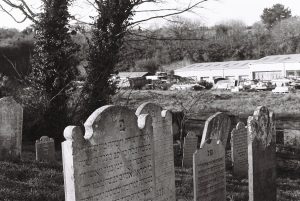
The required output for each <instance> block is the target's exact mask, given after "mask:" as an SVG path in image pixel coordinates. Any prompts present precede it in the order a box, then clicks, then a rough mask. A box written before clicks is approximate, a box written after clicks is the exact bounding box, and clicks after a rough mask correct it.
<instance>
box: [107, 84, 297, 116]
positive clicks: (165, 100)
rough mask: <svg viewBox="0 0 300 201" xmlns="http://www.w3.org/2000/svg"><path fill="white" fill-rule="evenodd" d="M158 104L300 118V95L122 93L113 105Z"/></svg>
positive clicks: (267, 92) (258, 93)
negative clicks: (258, 109) (259, 111)
mask: <svg viewBox="0 0 300 201" xmlns="http://www.w3.org/2000/svg"><path fill="white" fill-rule="evenodd" d="M148 101H151V102H154V103H158V104H160V105H162V106H163V107H164V108H166V109H169V110H172V111H181V110H189V111H190V112H192V113H201V112H215V111H228V112H231V113H232V114H234V115H241V114H242V115H245V114H253V111H254V110H255V108H256V107H257V106H262V105H264V106H267V107H268V108H269V109H271V110H273V111H274V112H275V113H277V114H281V115H286V114H289V115H294V114H300V91H298V92H296V93H291V94H272V92H270V91H262V92H239V93H231V92H228V91H215V90H205V91H156V90H148V91H147V90H139V91H130V90H128V91H120V92H119V93H118V94H117V95H115V96H114V98H113V102H114V103H115V104H120V105H128V106H130V107H132V108H137V107H138V106H139V105H140V104H141V103H143V102H148Z"/></svg>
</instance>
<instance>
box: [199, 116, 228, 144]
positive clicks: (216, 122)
mask: <svg viewBox="0 0 300 201" xmlns="http://www.w3.org/2000/svg"><path fill="white" fill-rule="evenodd" d="M230 126H231V121H230V118H229V117H228V115H226V114H224V113H222V112H217V113H216V114H214V115H212V116H210V117H209V118H208V119H207V120H206V122H205V125H204V130H203V136H202V139H201V144H200V146H203V145H204V143H205V142H206V141H207V140H212V139H215V140H217V141H218V140H220V142H221V143H222V144H223V146H224V149H225V148H226V145H227V138H228V134H229V132H230Z"/></svg>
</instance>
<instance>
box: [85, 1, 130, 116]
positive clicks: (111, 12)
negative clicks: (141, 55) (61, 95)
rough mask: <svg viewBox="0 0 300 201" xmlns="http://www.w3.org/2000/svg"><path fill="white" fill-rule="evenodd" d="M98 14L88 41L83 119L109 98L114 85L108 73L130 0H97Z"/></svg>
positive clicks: (116, 58) (116, 54)
mask: <svg viewBox="0 0 300 201" xmlns="http://www.w3.org/2000/svg"><path fill="white" fill-rule="evenodd" d="M96 3H97V8H98V12H99V15H98V16H97V19H96V21H95V24H94V26H93V30H92V37H91V40H90V42H89V47H90V49H89V54H88V67H87V74H88V77H87V81H86V83H85V86H84V90H83V93H84V99H85V100H84V101H83V102H84V103H85V104H84V107H82V108H84V111H83V112H81V114H82V116H81V117H80V118H81V120H85V119H86V118H87V117H88V116H89V115H90V114H91V113H92V112H93V111H94V110H95V109H97V108H99V107H100V106H103V105H105V104H107V103H108V102H109V99H110V95H112V94H114V91H115V87H114V85H113V84H112V83H111V81H110V79H109V78H110V76H111V74H112V73H114V71H115V66H116V64H117V63H118V61H119V52H120V49H121V47H122V45H123V38H124V35H125V32H126V30H127V27H128V21H129V20H130V19H131V16H132V9H133V6H134V5H133V3H132V2H131V1H130V0H122V1H119V0H112V1H109V0H104V1H101V2H100V1H96Z"/></svg>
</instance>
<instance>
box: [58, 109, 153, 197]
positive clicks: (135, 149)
mask: <svg viewBox="0 0 300 201" xmlns="http://www.w3.org/2000/svg"><path fill="white" fill-rule="evenodd" d="M84 126H85V135H84V136H83V133H82V132H81V129H80V128H79V127H76V126H68V127H67V128H66V129H65V131H64V136H65V138H66V140H65V141H64V142H63V143H62V155H63V171H64V184H65V200H66V201H79V200H80V201H87V200H107V201H127V200H134V201H139V200H145V201H150V200H154V189H155V183H154V167H153V166H154V161H153V127H152V121H151V116H149V115H146V114H142V115H139V116H138V117H137V116H136V115H135V113H134V112H133V111H132V110H130V109H128V108H126V107H120V106H104V107H101V108H99V109H97V110H96V111H95V112H94V113H93V114H92V115H91V116H90V117H89V118H88V119H87V121H86V122H85V124H84Z"/></svg>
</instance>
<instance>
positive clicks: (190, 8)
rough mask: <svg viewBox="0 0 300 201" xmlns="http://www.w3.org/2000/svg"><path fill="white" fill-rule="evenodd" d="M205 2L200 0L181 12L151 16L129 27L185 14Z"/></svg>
mask: <svg viewBox="0 0 300 201" xmlns="http://www.w3.org/2000/svg"><path fill="white" fill-rule="evenodd" d="M206 1H208V0H201V1H198V2H196V3H194V4H192V5H191V4H189V5H188V7H187V8H185V9H183V10H180V11H177V12H173V13H168V14H165V15H157V16H152V17H149V18H146V19H142V20H138V21H135V22H132V23H130V24H129V26H132V25H135V24H139V23H141V22H146V21H149V20H153V19H158V18H165V17H170V16H174V15H179V14H182V13H184V12H187V11H189V10H192V9H193V8H196V7H197V6H198V5H200V4H201V3H204V2H206Z"/></svg>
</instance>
